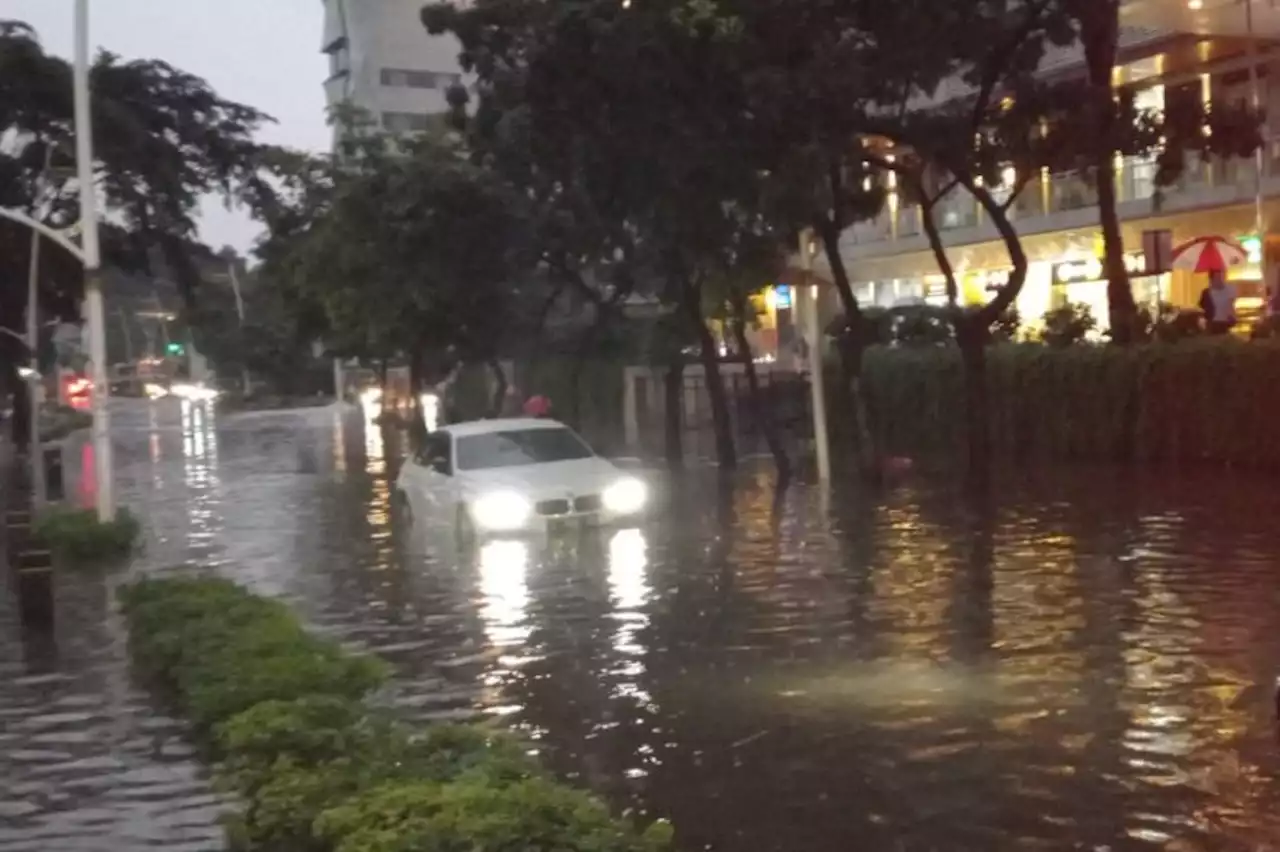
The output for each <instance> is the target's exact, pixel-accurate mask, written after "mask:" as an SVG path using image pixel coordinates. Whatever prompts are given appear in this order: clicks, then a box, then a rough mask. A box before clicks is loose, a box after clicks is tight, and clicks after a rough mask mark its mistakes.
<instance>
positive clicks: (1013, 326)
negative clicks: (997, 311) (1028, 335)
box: [991, 307, 1022, 343]
mask: <svg viewBox="0 0 1280 852" xmlns="http://www.w3.org/2000/svg"><path fill="white" fill-rule="evenodd" d="M1021 331H1022V315H1021V314H1019V313H1018V309H1017V308H1014V307H1010V308H1009V309H1008V310H1006V311H1005V312H1004V313H1002V314H1001V315H1000V316H998V317H996V321H995V323H993V324H992V327H991V341H992V342H993V343H1013V342H1014V341H1016V340H1017V339H1018V335H1019V334H1020V333H1021Z"/></svg>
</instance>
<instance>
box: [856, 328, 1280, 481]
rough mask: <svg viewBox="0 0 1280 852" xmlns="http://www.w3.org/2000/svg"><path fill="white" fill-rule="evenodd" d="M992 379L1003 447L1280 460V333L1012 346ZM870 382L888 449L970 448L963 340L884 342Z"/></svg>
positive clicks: (867, 369) (1106, 456) (1057, 453)
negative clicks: (1267, 337)
mask: <svg viewBox="0 0 1280 852" xmlns="http://www.w3.org/2000/svg"><path fill="white" fill-rule="evenodd" d="M987 381H988V386H989V394H990V416H991V429H992V445H993V448H994V451H995V452H996V453H997V454H998V455H1004V456H1007V457H1011V458H1018V459H1022V458H1040V459H1052V460H1071V459H1080V460H1105V461H1115V460H1125V461H1128V460H1133V461H1139V462H1147V463H1154V462H1165V463H1169V462H1193V461H1194V462H1201V461H1208V462H1215V463H1221V464H1229V465H1236V466H1249V467H1267V468H1270V467H1280V442H1278V441H1276V440H1275V433H1276V429H1277V427H1280V395H1277V394H1276V391H1275V388H1277V387H1280V342H1272V341H1254V342H1242V341H1238V340H1236V339H1234V338H1225V339H1224V338H1203V339H1196V340H1188V341H1183V342H1180V343H1178V344H1176V345H1174V344H1161V343H1151V344H1144V345H1140V346H1130V347H1118V346H1092V345H1076V346H1068V347H1047V346H1042V345H1037V344H1004V345H998V346H993V347H990V348H989V349H988V350H987ZM864 386H865V390H866V394H867V404H868V408H869V411H870V415H871V419H872V427H873V429H874V431H875V433H876V437H877V438H878V439H879V441H880V442H881V446H883V447H884V448H885V449H886V451H888V452H892V453H907V454H925V455H930V454H934V455H944V454H960V453H963V452H964V442H965V431H964V424H965V389H964V376H963V369H962V364H961V361H960V352H959V350H958V349H956V348H955V347H951V346H929V347H875V348H873V349H871V350H869V351H868V352H867V355H866V360H865V362H864Z"/></svg>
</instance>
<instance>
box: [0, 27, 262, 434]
mask: <svg viewBox="0 0 1280 852" xmlns="http://www.w3.org/2000/svg"><path fill="white" fill-rule="evenodd" d="M71 77H72V74H71V68H70V66H69V65H68V63H67V62H66V61H64V60H62V59H60V58H58V57H55V56H50V55H48V54H46V53H45V52H44V50H43V48H42V47H41V45H40V43H39V41H38V39H37V37H36V34H35V32H34V31H33V30H32V29H31V28H30V27H28V26H26V25H25V24H22V23H20V22H14V21H9V22H0V139H2V140H3V145H2V146H0V206H4V207H10V208H17V209H20V210H23V211H25V212H27V213H28V214H31V215H36V216H39V217H40V218H41V219H43V221H45V222H46V223H47V224H51V225H54V226H56V227H60V228H62V227H69V226H72V225H74V224H75V222H76V217H77V215H78V212H79V203H78V191H79V190H78V186H77V184H76V182H75V180H74V177H73V170H70V169H68V168H66V167H67V166H69V165H70V164H71V152H72V151H73V149H74V122H73V108H72V101H73V98H72V88H71ZM90 85H91V86H92V89H93V94H94V98H93V127H94V154H95V158H96V162H95V164H94V166H95V167H94V172H95V178H96V181H97V185H98V188H99V191H100V192H101V193H102V195H103V196H104V198H105V201H106V206H107V211H108V215H109V221H110V222H111V223H114V225H112V224H108V225H106V226H105V227H104V228H103V233H102V242H103V249H104V257H105V259H106V261H107V263H109V264H113V265H117V266H122V267H125V268H131V269H145V268H147V267H148V266H149V260H150V256H151V255H150V252H151V250H155V251H156V252H157V253H158V254H159V255H160V256H162V257H163V258H164V259H165V261H166V262H167V264H168V265H169V267H170V268H171V269H172V270H173V271H174V273H175V274H176V276H177V277H178V280H179V283H180V284H181V285H182V288H183V292H184V295H185V296H186V297H187V299H188V300H190V299H192V298H194V293H195V289H196V285H197V282H198V278H199V275H198V270H197V269H196V267H195V265H194V263H193V262H192V260H191V257H190V254H189V252H190V249H191V247H192V245H193V243H194V239H193V238H194V236H195V232H196V221H195V216H196V208H197V205H198V203H199V201H200V199H201V198H202V197H204V196H205V195H207V194H209V193H211V192H222V193H224V194H229V193H230V192H231V191H232V190H233V188H234V187H235V186H237V185H239V184H241V183H243V182H245V181H248V180H251V179H252V178H253V175H254V172H255V170H256V168H257V155H258V152H259V149H258V147H257V145H256V144H255V143H254V142H253V141H252V136H253V133H254V131H255V130H256V129H257V128H258V127H259V126H260V125H261V124H262V123H263V122H265V121H267V120H269V119H268V118H267V117H266V116H265V115H263V114H262V113H260V112H258V111H256V110H254V109H252V108H250V107H247V106H244V105H242V104H238V103H234V102H231V101H227V100H224V99H222V98H219V97H218V96H217V94H216V93H215V92H214V91H213V90H212V89H210V88H209V86H208V85H207V84H206V83H205V82H204V81H203V80H201V79H199V78H197V77H194V76H192V75H190V74H187V73H185V72H183V71H181V70H179V69H176V68H174V67H173V66H171V65H168V64H166V63H163V62H159V61H155V60H149V61H143V60H135V61H122V60H121V59H120V58H119V57H117V56H115V55H113V54H110V53H102V54H100V55H99V56H98V57H97V59H96V60H95V62H94V64H93V66H92V68H91V69H90ZM46 166H50V167H51V168H46ZM30 247H31V235H30V232H29V231H28V230H27V229H26V228H25V227H23V226H21V225H17V224H15V223H12V222H9V221H7V220H3V221H0V323H3V325H4V327H5V328H6V329H9V330H10V331H16V332H18V333H21V328H22V318H23V316H24V313H25V311H26V302H27V286H26V283H27V270H28V263H29V259H30ZM42 249H43V250H42V252H41V276H40V280H39V291H38V292H39V293H40V298H41V307H42V309H43V310H44V311H45V312H46V313H47V314H50V315H52V316H56V317H60V318H63V319H66V320H78V318H79V311H78V307H77V306H78V302H79V300H80V297H81V293H82V287H83V275H82V270H81V268H80V264H79V262H78V261H76V260H75V259H74V258H70V257H68V256H67V254H66V253H65V252H63V251H62V250H61V249H59V248H58V247H57V246H55V245H53V244H52V243H48V242H46V243H44V244H43V246H42ZM4 337H6V338H7V337H9V336H8V335H4ZM20 357H21V355H20V353H18V352H16V351H15V349H14V348H13V347H12V346H11V345H8V344H5V345H3V346H2V347H0V361H2V362H3V363H0V367H2V368H3V371H4V372H5V373H6V374H7V375H8V376H9V379H10V383H11V386H12V387H13V388H14V389H15V390H17V389H18V388H21V387H22V386H21V384H20V383H18V382H17V380H16V374H15V372H14V363H15V362H16V360H17V359H19V358H20ZM19 421H23V418H15V424H16V423H18V422H19ZM23 422H25V421H23Z"/></svg>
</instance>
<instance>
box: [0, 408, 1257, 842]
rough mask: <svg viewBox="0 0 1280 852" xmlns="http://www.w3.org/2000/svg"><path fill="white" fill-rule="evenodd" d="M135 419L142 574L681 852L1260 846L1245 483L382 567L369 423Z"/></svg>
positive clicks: (1040, 493)
mask: <svg viewBox="0 0 1280 852" xmlns="http://www.w3.org/2000/svg"><path fill="white" fill-rule="evenodd" d="M157 410H159V409H157ZM157 416H158V417H159V420H160V422H159V424H158V426H157V424H155V423H154V422H151V423H149V422H148V421H147V420H146V418H140V419H139V425H140V427H142V428H139V429H138V430H136V431H135V432H123V433H121V434H120V435H119V436H118V441H117V446H118V448H119V450H120V453H119V455H118V458H120V459H121V460H122V463H121V471H120V476H121V479H122V482H123V488H122V497H123V498H124V499H125V500H127V502H129V503H130V504H131V505H132V506H134V508H135V509H136V510H137V511H138V514H139V515H140V516H141V517H143V518H145V519H147V520H148V522H149V524H151V525H152V526H153V529H152V530H151V539H152V540H153V541H154V544H155V546H149V548H148V551H147V555H146V557H145V561H144V565H143V566H142V567H141V568H140V569H139V570H160V569H163V568H164V567H165V566H167V565H171V564H174V563H177V562H181V561H184V560H190V559H194V560H195V561H199V562H203V563H205V564H209V563H212V564H215V565H216V567H217V570H219V571H222V572H224V573H226V574H228V575H229V576H232V577H234V578H236V579H239V580H241V581H244V582H248V583H250V584H252V585H254V586H255V587H256V588H259V589H262V590H264V591H267V592H269V593H273V594H283V595H285V596H287V597H288V598H289V599H290V600H291V601H292V602H294V603H295V604H296V605H297V606H298V607H299V608H300V609H301V611H302V612H304V613H305V614H307V615H308V617H310V618H311V619H312V620H313V622H314V623H316V624H317V625H318V626H319V627H320V628H321V629H324V630H326V631H329V632H331V633H332V634H334V635H337V636H340V637H343V638H345V639H347V640H348V641H351V642H353V643H355V644H358V645H360V646H362V647H367V648H370V649H372V650H374V651H376V652H378V653H380V654H382V655H383V656H385V657H386V658H387V659H388V660H390V661H392V663H393V664H394V665H395V667H396V670H397V672H398V673H399V677H398V678H397V680H398V684H397V690H396V695H394V696H393V699H394V700H395V702H396V703H397V706H399V707H400V708H402V709H403V711H404V712H406V713H411V714H413V715H414V716H415V717H422V718H464V717H476V716H493V717H498V718H500V719H501V721H502V723H503V724H507V725H510V726H512V727H513V728H514V729H516V730H518V731H519V732H521V733H522V734H524V735H526V736H528V737H530V738H531V739H533V740H535V741H536V742H537V744H538V748H539V749H540V751H542V753H543V754H544V755H545V757H546V759H547V760H548V761H549V763H550V765H551V766H552V767H553V768H554V769H555V770H556V771H558V772H561V773H563V774H565V775H566V776H569V777H571V778H574V779H576V780H578V781H580V782H581V783H585V784H589V785H591V786H592V787H594V788H596V789H598V790H599V791H601V792H602V793H604V794H606V795H607V796H609V797H610V799H611V800H612V801H613V802H614V803H615V804H616V805H617V806H618V807H619V808H631V809H633V810H634V811H636V812H638V813H644V814H648V815H651V816H661V817H667V818H669V819H671V820H672V822H673V824H674V825H675V827H676V830H677V835H678V839H679V842H680V845H681V847H682V849H685V850H690V852H692V850H703V849H713V850H733V852H736V850H744V852H774V850H777V852H791V850H806V852H846V850H850V849H859V850H871V852H880V850H884V852H891V850H892V852H899V850H905V852H916V850H919V852H926V850H946V852H970V851H971V850H972V852H998V850H1005V849H1023V848H1038V849H1085V850H1101V849H1108V850H1112V852H1138V850H1161V849H1164V850H1169V849H1181V850H1192V849H1195V850H1209V851H1211V852H1217V850H1240V852H1245V850H1266V849H1276V848H1280V781H1278V780H1277V779H1280V748H1278V747H1277V745H1276V742H1275V734H1276V729H1275V723H1274V720H1273V718H1272V716H1273V709H1272V703H1271V696H1270V685H1271V683H1272V682H1273V680H1274V678H1275V676H1276V674H1277V672H1280V643H1278V642H1277V641H1276V638H1275V637H1276V631H1277V627H1278V626H1280V594H1277V593H1276V592H1275V591H1274V590H1275V589H1276V588H1280V584H1278V583H1277V579H1278V575H1280V569H1278V562H1280V560H1278V559H1277V555H1276V548H1275V546H1274V543H1273V541H1274V525H1273V524H1271V523H1270V522H1269V521H1268V520H1267V519H1270V518H1274V517H1277V516H1280V492H1277V491H1276V490H1275V489H1274V488H1272V487H1271V484H1270V483H1268V482H1265V481H1252V480H1248V479H1245V478H1241V477H1228V476H1225V475H1218V474H1215V473H1206V474H1182V475H1178V476H1174V475H1160V476H1157V475H1154V474H1149V473H1140V472H1134V471H1123V472H1109V471H1105V470H1101V471H1100V470H1073V471H1058V472H1051V473H1043V474H1032V473H1027V472H1018V474H1017V475H1015V476H1010V477H1007V478H1003V479H999V480H998V481H997V484H996V487H995V488H994V489H993V490H992V491H991V493H990V494H988V495H986V497H985V499H981V500H975V499H973V498H972V497H971V496H968V495H965V494H963V493H960V492H958V491H956V490H954V489H952V488H950V487H949V486H947V485H945V484H939V483H934V482H931V481H929V480H928V479H926V478H923V477H917V478H915V479H909V480H907V481H905V482H902V483H900V484H898V485H897V486H895V487H893V488H890V489H886V490H885V491H884V492H882V493H874V494H872V493H865V492H860V491H857V490H852V489H850V490H843V491H837V493H835V494H834V495H833V496H832V497H831V499H830V501H829V502H827V501H826V498H825V497H824V496H823V495H822V494H820V493H818V492H817V491H815V490H812V489H807V488H805V487H804V486H798V487H795V488H792V489H791V490H789V491H787V492H785V493H784V494H782V495H777V494H775V493H774V491H773V489H772V487H771V482H770V479H769V477H768V476H767V475H760V474H758V473H756V472H750V473H748V474H745V475H743V476H742V477H741V478H740V479H739V481H737V482H736V487H735V489H734V490H733V491H732V492H731V493H729V494H727V496H725V497H724V499H721V497H720V495H719V493H718V491H717V490H716V489H715V488H714V486H713V484H709V483H708V482H706V481H704V480H703V479H702V478H701V477H699V476H697V475H695V474H690V475H689V476H687V477H686V478H685V479H684V480H682V481H679V482H672V483H669V484H666V485H663V486H661V487H660V489H659V490H661V491H663V492H664V493H666V492H669V503H670V506H671V507H672V508H671V510H670V511H669V512H667V513H665V514H664V515H662V516H661V517H658V518H656V519H655V520H654V521H652V522H651V523H646V524H644V525H642V526H640V527H637V528H632V529H623V530H616V531H604V532H601V533H600V534H598V535H596V534H587V535H584V536H582V537H581V538H579V537H576V536H575V537H570V538H568V539H556V540H553V541H549V542H542V541H495V542H490V543H488V544H486V545H485V546H484V547H482V548H480V549H478V551H477V552H475V553H473V554H470V555H469V556H468V557H466V558H459V557H458V556H457V553H456V548H454V547H452V545H451V543H450V542H448V541H446V540H443V539H438V540H437V539H436V538H435V537H436V536H438V533H436V532H431V531H427V532H426V533H425V535H426V536H427V538H429V539H432V540H430V541H429V542H428V545H429V546H427V547H425V548H409V547H399V546H398V545H397V543H398V542H406V541H409V540H411V538H414V537H412V536H410V535H408V532H409V531H408V530H406V529H404V528H402V526H401V524H402V523H403V519H400V518H398V517H397V514H396V513H394V512H391V511H390V493H391V488H392V482H393V480H392V477H393V476H394V466H395V462H396V459H395V456H396V453H397V442H396V441H395V440H394V439H390V440H387V441H386V442H384V441H383V436H382V433H381V432H380V430H379V429H378V427H377V426H376V425H375V424H374V423H373V422H372V417H371V416H370V415H368V414H367V413H366V415H365V416H364V417H363V418H362V417H361V416H360V414H359V413H353V416H352V417H351V419H350V420H347V421H343V422H342V424H343V434H341V435H337V434H330V432H333V431H337V425H336V424H335V418H334V413H333V412H332V411H318V412H316V413H314V414H311V415H308V414H290V415H269V416H268V415H262V416H257V415H252V416H250V415H246V416H233V417H222V418H218V419H217V421H216V422H215V421H214V419H213V418H212V417H210V418H209V420H208V421H207V423H206V426H205V428H204V429H203V430H197V429H196V422H195V415H194V414H192V416H191V429H190V431H191V436H190V439H189V440H188V439H187V438H186V437H185V436H186V433H187V432H188V428H187V425H186V424H185V421H184V420H183V419H182V416H181V412H180V411H178V410H177V409H176V408H174V409H172V411H170V410H169V409H164V410H162V411H161V413H160V414H159V415H157ZM166 417H167V418H171V419H170V420H168V421H166V420H165V418H166ZM362 420H363V422H362ZM121 422H127V421H125V420H123V419H122V421H121ZM197 431H201V432H202V434H203V437H202V438H201V439H199V440H202V441H203V442H204V443H203V449H200V448H199V447H198V446H197V438H196V432H197ZM156 436H158V438H157V437H156ZM157 442H158V444H157ZM188 444H189V447H188ZM157 446H158V449H157ZM330 447H331V448H332V452H329V450H328V448H330ZM315 448H324V450H323V451H322V452H316V451H315ZM304 461H305V464H304V463H303V462H304ZM156 483H160V484H162V486H163V487H158V486H157V485H156ZM220 495H225V497H222V496H220ZM175 505H176V506H181V507H183V508H182V509H181V511H180V512H179V511H177V510H171V508H170V507H172V506H175ZM188 507H189V508H190V511H188ZM202 513H203V514H202ZM215 520H216V522H215ZM162 532H163V535H162V534H161V533H162ZM5 694H6V693H5V692H4V688H3V687H0V718H3V719H7V717H4V716H3V714H4V713H5V711H6V709H7V707H6V704H5V701H6V698H5V697H4V696H5ZM33 694H34V693H32V691H31V690H30V689H28V690H27V692H25V693H24V697H23V699H22V700H23V701H26V702H31V701H33V700H36V699H33V698H32V695H33ZM7 725H8V722H7V721H5V725H4V727H5V728H6V729H7ZM90 733H91V732H90ZM5 736H6V735H5V733H4V731H0V741H4V737H5ZM24 759H25V756H24ZM32 759H35V758H32ZM12 769H13V765H11V763H5V762H4V758H3V757H2V756H0V770H5V772H6V773H7V772H8V771H9V770H12ZM24 771H25V770H24ZM19 776H21V777H26V776H23V775H22V774H21V773H19ZM15 777H18V776H15ZM59 807H63V808H66V807H68V805H67V804H66V803H65V802H63V803H61V804H60V805H59ZM4 837H5V835H4V833H3V832H0V840H3V838H4ZM0 848H3V843H0ZM121 848H125V847H123V846H122V847H121Z"/></svg>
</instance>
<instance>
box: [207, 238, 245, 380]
mask: <svg viewBox="0 0 1280 852" xmlns="http://www.w3.org/2000/svg"><path fill="white" fill-rule="evenodd" d="M237 265H239V260H238V259H237V258H235V257H232V258H230V259H229V260H228V261H227V272H228V273H229V274H230V276H231V292H232V293H233V294H234V295H235V297H236V316H237V317H239V318H240V345H241V347H242V348H241V352H242V353H243V352H246V351H247V347H246V346H245V342H244V297H243V296H241V295H240V276H239V275H238V274H237V273H236V266H237ZM193 348H194V347H193ZM251 381H252V380H251V379H250V377H249V364H248V362H246V363H245V365H244V368H243V370H242V371H241V382H242V383H243V385H244V387H243V391H244V395H245V396H246V397H247V396H249V394H250V393H251V392H252V388H251V386H250V383H251Z"/></svg>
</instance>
